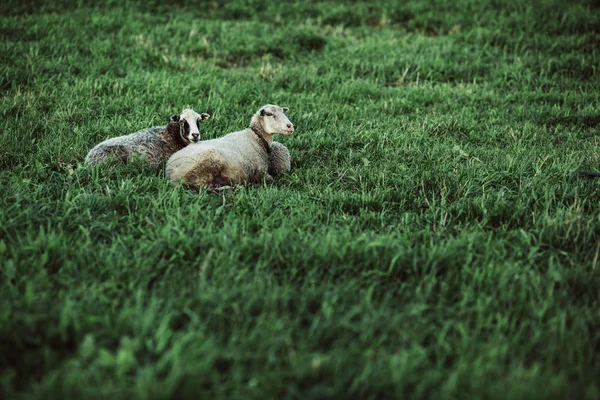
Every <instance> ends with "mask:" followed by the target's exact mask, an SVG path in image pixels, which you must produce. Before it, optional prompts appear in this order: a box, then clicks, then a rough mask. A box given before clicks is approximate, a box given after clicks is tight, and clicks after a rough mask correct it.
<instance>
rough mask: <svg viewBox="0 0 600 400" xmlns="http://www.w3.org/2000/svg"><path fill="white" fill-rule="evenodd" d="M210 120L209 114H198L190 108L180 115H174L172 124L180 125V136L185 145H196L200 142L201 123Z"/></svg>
mask: <svg viewBox="0 0 600 400" xmlns="http://www.w3.org/2000/svg"><path fill="white" fill-rule="evenodd" d="M208 118H210V115H209V114H207V113H202V114H198V113H197V112H195V111H194V110H191V109H189V108H187V109H185V110H183V112H182V113H181V114H179V115H177V114H176V115H173V116H172V117H171V122H174V123H177V124H179V135H180V136H181V139H182V140H183V142H184V143H186V144H189V143H196V142H197V141H199V140H200V122H201V121H204V120H205V119H208Z"/></svg>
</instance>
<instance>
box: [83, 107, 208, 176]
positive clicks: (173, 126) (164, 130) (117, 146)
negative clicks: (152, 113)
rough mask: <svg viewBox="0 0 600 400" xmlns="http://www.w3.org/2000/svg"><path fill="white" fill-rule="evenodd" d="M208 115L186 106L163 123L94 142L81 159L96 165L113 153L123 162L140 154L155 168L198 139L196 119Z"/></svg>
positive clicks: (201, 118) (198, 132)
mask: <svg viewBox="0 0 600 400" xmlns="http://www.w3.org/2000/svg"><path fill="white" fill-rule="evenodd" d="M208 118H210V115H209V114H207V113H201V114H198V113H197V112H195V111H194V110H192V109H189V108H186V109H185V110H183V111H182V113H181V114H179V115H177V114H175V115H173V116H172V117H171V118H170V120H169V123H168V124H167V125H166V126H154V127H152V128H148V129H143V130H141V131H138V132H135V133H131V134H129V135H125V136H119V137H115V138H111V139H107V140H105V141H104V142H102V143H100V144H98V145H96V147H94V148H93V149H92V150H91V151H90V152H89V153H88V155H87V156H86V157H85V162H86V163H89V164H91V165H98V164H100V163H102V162H104V161H107V160H108V159H110V158H113V157H117V158H118V159H120V160H121V161H122V162H123V163H126V162H127V161H129V160H131V158H132V157H133V156H134V155H141V156H143V157H144V158H145V160H146V161H147V162H148V163H150V164H151V165H152V166H154V167H155V168H157V169H158V168H160V167H162V166H163V165H164V163H165V162H166V161H167V160H168V159H169V157H171V155H173V154H174V153H175V152H177V151H178V150H181V149H183V148H184V147H186V146H187V145H188V144H190V143H196V142H198V141H199V140H200V122H201V121H204V120H206V119H208Z"/></svg>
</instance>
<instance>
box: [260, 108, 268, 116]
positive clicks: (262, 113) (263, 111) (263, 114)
mask: <svg viewBox="0 0 600 400" xmlns="http://www.w3.org/2000/svg"><path fill="white" fill-rule="evenodd" d="M266 113H267V112H266V111H265V109H264V108H262V109H261V110H260V116H261V117H264V116H265V114H266Z"/></svg>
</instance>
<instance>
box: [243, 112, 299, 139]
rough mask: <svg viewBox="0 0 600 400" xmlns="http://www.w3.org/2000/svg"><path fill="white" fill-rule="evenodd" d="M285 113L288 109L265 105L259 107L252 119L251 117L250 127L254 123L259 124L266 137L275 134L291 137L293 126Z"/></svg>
mask: <svg viewBox="0 0 600 400" xmlns="http://www.w3.org/2000/svg"><path fill="white" fill-rule="evenodd" d="M287 112H288V108H286V107H279V106H276V105H272V104H267V105H266V106H263V107H261V108H260V110H258V112H257V113H256V114H255V115H254V117H252V122H251V125H252V124H254V123H258V124H260V125H261V126H262V128H263V131H264V132H265V133H266V134H267V135H275V134H277V133H280V134H282V135H291V134H292V132H294V124H292V122H291V121H290V120H289V119H288V117H287V115H285V113H287Z"/></svg>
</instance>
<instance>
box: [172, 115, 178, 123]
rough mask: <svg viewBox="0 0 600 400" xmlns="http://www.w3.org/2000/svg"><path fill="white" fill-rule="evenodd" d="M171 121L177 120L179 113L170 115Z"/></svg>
mask: <svg viewBox="0 0 600 400" xmlns="http://www.w3.org/2000/svg"><path fill="white" fill-rule="evenodd" d="M171 122H179V115H177V114H175V115H171Z"/></svg>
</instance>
